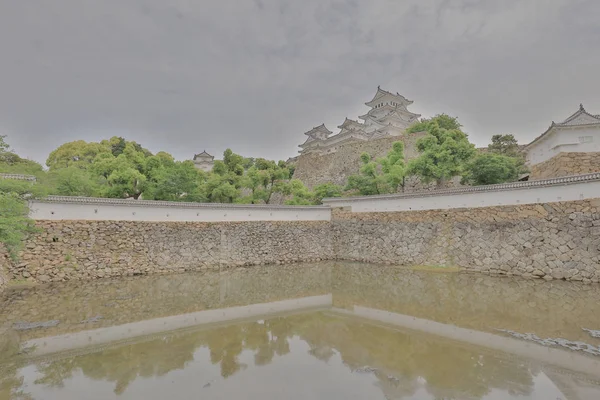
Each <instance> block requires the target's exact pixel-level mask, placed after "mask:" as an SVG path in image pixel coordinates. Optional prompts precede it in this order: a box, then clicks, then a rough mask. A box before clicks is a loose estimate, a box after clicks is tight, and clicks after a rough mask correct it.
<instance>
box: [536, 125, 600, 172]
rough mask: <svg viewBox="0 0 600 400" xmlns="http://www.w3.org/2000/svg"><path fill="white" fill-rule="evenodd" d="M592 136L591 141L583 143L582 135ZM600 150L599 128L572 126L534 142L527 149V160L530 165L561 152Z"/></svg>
mask: <svg viewBox="0 0 600 400" xmlns="http://www.w3.org/2000/svg"><path fill="white" fill-rule="evenodd" d="M583 136H591V137H592V141H591V142H585V143H581V142H580V141H579V138H580V137H583ZM561 152H562V153H564V152H580V153H593V152H600V129H599V128H571V129H557V130H556V131H555V132H554V133H552V134H550V135H549V136H548V137H547V138H544V139H542V140H540V141H539V142H537V143H535V144H533V145H532V146H531V147H530V148H529V149H528V151H527V161H528V162H529V164H530V165H535V164H539V163H541V162H544V161H546V160H549V159H550V158H552V157H554V156H555V155H557V154H559V153H561Z"/></svg>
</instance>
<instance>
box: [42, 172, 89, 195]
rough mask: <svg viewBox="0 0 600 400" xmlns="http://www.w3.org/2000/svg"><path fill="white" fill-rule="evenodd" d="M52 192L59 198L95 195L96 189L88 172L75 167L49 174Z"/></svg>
mask: <svg viewBox="0 0 600 400" xmlns="http://www.w3.org/2000/svg"><path fill="white" fill-rule="evenodd" d="M49 179H50V181H51V182H52V186H53V188H54V190H53V192H54V193H55V194H58V195H61V196H86V197H92V196H95V195H96V194H97V191H98V188H97V185H96V182H94V180H93V178H92V176H91V175H90V173H89V172H88V171H85V170H82V169H80V168H77V167H68V168H62V169H59V170H56V171H54V172H52V173H51V174H50V178H49Z"/></svg>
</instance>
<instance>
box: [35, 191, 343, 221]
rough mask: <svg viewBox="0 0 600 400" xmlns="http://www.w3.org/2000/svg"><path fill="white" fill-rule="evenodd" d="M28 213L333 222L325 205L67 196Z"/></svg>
mask: <svg viewBox="0 0 600 400" xmlns="http://www.w3.org/2000/svg"><path fill="white" fill-rule="evenodd" d="M29 210H30V211H29V215H30V217H31V218H32V219H35V220H87V221H161V222H162V221H170V222H227V221H329V220H330V219H331V209H330V208H328V207H322V206H312V207H295V206H290V207H284V206H262V205H224V204H193V203H172V202H161V201H156V202H155V201H140V200H113V199H92V198H90V199H87V198H68V197H55V198H50V199H49V201H46V200H42V201H40V200H33V201H30V202H29Z"/></svg>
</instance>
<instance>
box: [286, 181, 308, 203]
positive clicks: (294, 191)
mask: <svg viewBox="0 0 600 400" xmlns="http://www.w3.org/2000/svg"><path fill="white" fill-rule="evenodd" d="M283 193H284V194H286V195H291V196H292V198H291V199H289V200H286V201H285V204H287V205H290V206H302V205H311V204H313V203H314V194H313V193H312V192H311V191H310V190H309V189H308V188H307V187H306V186H304V183H302V181H300V180H299V179H292V180H291V181H290V182H289V184H288V185H286V189H285V191H284V192H283Z"/></svg>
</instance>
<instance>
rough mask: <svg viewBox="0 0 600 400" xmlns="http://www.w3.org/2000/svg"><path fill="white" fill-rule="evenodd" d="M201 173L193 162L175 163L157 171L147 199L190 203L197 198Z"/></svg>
mask: <svg viewBox="0 0 600 400" xmlns="http://www.w3.org/2000/svg"><path fill="white" fill-rule="evenodd" d="M200 174H201V171H199V170H198V169H197V168H196V167H195V166H194V163H192V162H191V161H184V162H175V163H174V164H173V165H172V166H168V167H163V168H159V169H155V173H154V174H153V182H151V183H150V184H149V186H150V188H149V195H148V196H145V198H146V199H149V198H152V199H154V200H165V201H188V200H189V198H188V196H193V197H195V196H197V195H198V193H199V192H198V190H197V185H198V181H199V179H198V178H199V175H200Z"/></svg>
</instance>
